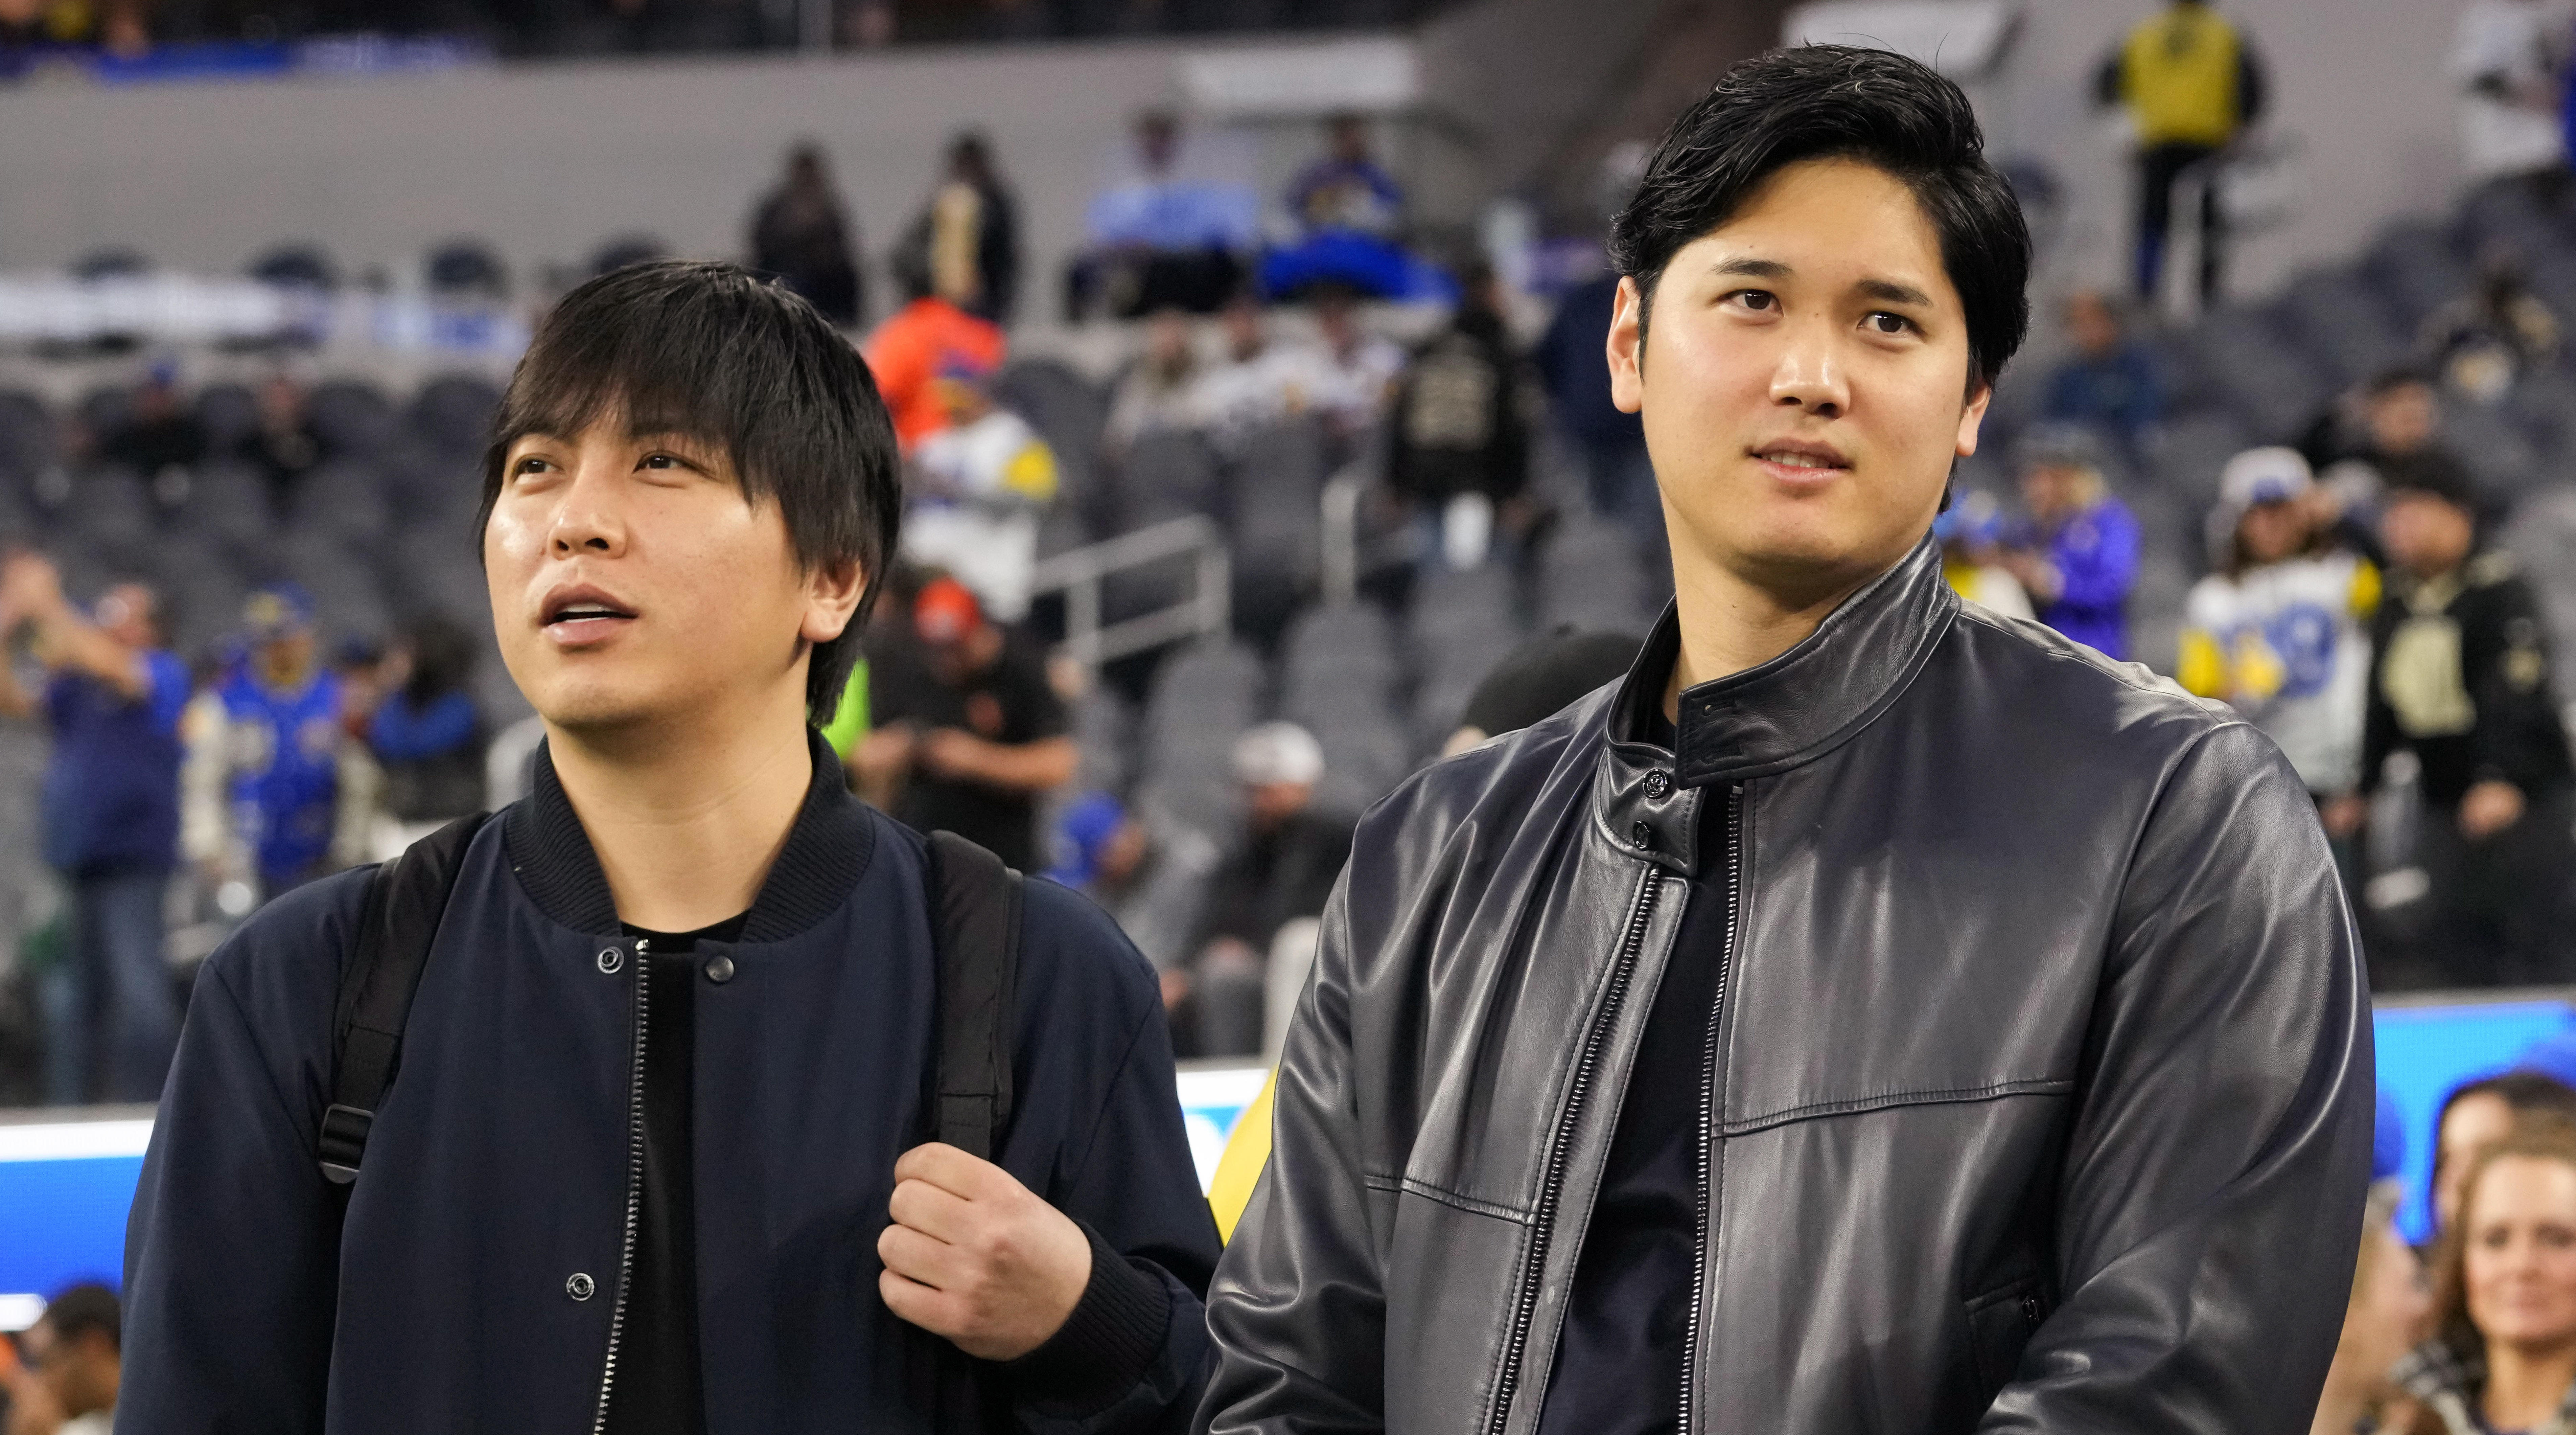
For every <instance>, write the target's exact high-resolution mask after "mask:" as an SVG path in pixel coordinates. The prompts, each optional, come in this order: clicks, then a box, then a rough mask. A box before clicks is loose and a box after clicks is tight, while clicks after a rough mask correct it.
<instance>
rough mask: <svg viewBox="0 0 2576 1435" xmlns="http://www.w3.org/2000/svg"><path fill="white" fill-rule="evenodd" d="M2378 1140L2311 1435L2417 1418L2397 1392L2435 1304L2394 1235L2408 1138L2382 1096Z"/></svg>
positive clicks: (2418, 1265)
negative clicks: (2339, 1329)
mask: <svg viewBox="0 0 2576 1435" xmlns="http://www.w3.org/2000/svg"><path fill="white" fill-rule="evenodd" d="M2375 1135H2376V1140H2375V1141H2374V1142H2373V1149H2372V1151H2371V1161H2370V1178H2371V1179H2370V1199H2369V1201H2368V1203H2367V1204H2366V1205H2364V1206H2363V1208H2362V1216H2361V1249H2360V1252H2359V1254H2358V1255H2357V1257H2356V1258H2355V1260H2354V1262H2353V1270H2352V1299H2351V1302H2350V1303H2349V1304H2347V1305H2346V1306H2345V1307H2344V1313H2343V1334H2342V1335H2341V1337H2340V1338H2338V1339H2337V1340H2336V1342H2335V1353H2334V1364H2333V1365H2332V1366H2330V1367H2328V1368H2327V1370H2326V1384H2325V1389H2324V1391H2323V1392H2322V1393H2321V1394H2320V1395H2319V1397H2318V1400H2317V1415H2316V1419H2315V1420H2314V1421H2312V1422H2310V1424H2309V1427H2308V1429H2309V1435H2382V1432H2386V1435H2396V1432H2400V1431H2403V1430H2405V1429H2406V1428H2407V1425H2408V1424H2409V1423H2410V1421H2411V1419H2412V1417H2413V1414H2414V1404H2413V1402H2412V1401H2411V1400H2410V1399H2408V1397H2407V1396H2406V1394H2405V1393H2404V1392H2403V1391H2402V1390H2400V1389H2399V1388H2398V1386H2397V1382H2396V1369H2397V1363H2398V1362H2399V1361H2400V1360H2403V1359H2405V1358H2406V1355H2407V1353H2408V1352H2409V1351H2411V1350H2413V1349H2414V1348H2415V1347H2416V1345H2417V1344H2419V1343H2420V1342H2421V1341H2422V1340H2423V1339H2424V1337H2425V1336H2426V1335H2427V1334H2428V1333H2429V1332H2428V1328H2427V1322H2428V1319H2429V1317H2430V1316H2431V1314H2432V1310H2433V1297H2432V1292H2431V1291H2430V1290H2429V1289H2428V1288H2427V1285H2426V1281H2425V1277H2424V1262H2423V1260H2422V1259H2421V1258H2420V1257H2418V1256H2417V1255H2416V1254H2415V1249H2414V1247H2412V1246H2409V1245H2407V1244H2406V1238H2405V1237H2403V1236H2400V1235H2399V1234H2397V1225H2396V1219H2397V1207H2398V1205H2399V1204H2400V1202H2401V1200H2402V1199H2403V1197H2404V1195H2405V1188H2404V1187H2402V1186H2401V1185H2399V1184H2398V1182H2397V1181H2396V1179H2395V1177H2396V1174H2397V1168H2398V1166H2399V1164H2400V1163H2401V1162H2402V1161H2403V1159H2404V1156H2405V1144H2406V1132H2405V1127H2404V1126H2403V1125H2402V1124H2401V1123H2400V1120H2399V1118H2398V1116H2397V1112H2396V1109H2395V1107H2394V1106H2393V1105H2391V1103H2390V1102H2389V1100H2388V1096H2387V1093H2385V1092H2382V1093H2381V1094H2380V1098H2379V1129H2378V1131H2377V1132H2376V1133H2375Z"/></svg>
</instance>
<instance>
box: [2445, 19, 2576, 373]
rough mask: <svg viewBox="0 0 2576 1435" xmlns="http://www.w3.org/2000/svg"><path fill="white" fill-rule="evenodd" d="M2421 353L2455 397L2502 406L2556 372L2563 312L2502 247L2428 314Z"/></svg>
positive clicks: (2482, 260) (2573, 22)
mask: <svg viewBox="0 0 2576 1435" xmlns="http://www.w3.org/2000/svg"><path fill="white" fill-rule="evenodd" d="M2569 23H2570V24H2571V25H2576V17H2571V19H2570V21H2569ZM2419 347H2420V348H2421V349H2422V351H2423V354H2424V359H2425V362H2426V363H2427V364H2428V365H2429V366H2430V367H2431V369H2432V371H2433V372H2434V373H2436V374H2439V375H2440V376H2441V378H2442V382H2443V383H2444V384H2445V385H2447V386H2448V387H2449V388H2450V390H2451V391H2452V392H2454V393H2456V394H2459V395H2460V396H2461V397H2463V398H2467V399H2471V400H2474V401H2475V402H2478V403H2481V404H2493V403H2498V402H2501V401H2502V400H2503V399H2504V398H2505V396H2506V395H2507V394H2509V393H2511V392H2512V390H2513V386H2514V384H2515V382H2516V381H2518V380H2520V379H2521V378H2522V377H2523V376H2524V375H2526V374H2534V373H2545V372H2547V371H2549V370H2551V369H2554V368H2556V367H2557V366H2558V359H2559V334H2558V313H2557V311H2556V310H2554V309H2552V308H2550V307H2549V301H2548V300H2546V299H2543V298H2541V297H2540V296H2539V295H2538V294H2535V293H2533V292H2532V289H2531V283H2530V281H2529V280H2528V279H2527V278H2525V277H2524V275H2523V272H2522V265H2521V263H2520V262H2519V261H2518V260H2516V259H2515V258H2514V256H2513V254H2512V252H2511V251H2510V250H2504V249H2498V250H2496V251H2494V252H2491V253H2489V254H2487V255H2484V256H2483V257H2482V258H2481V259H2480V260H2479V263H2478V277H2477V282H2476V284H2475V285H2474V286H2472V287H2471V288H2470V290H2469V292H2468V293H2466V294H2463V295H2461V296H2460V297H2459V298H2457V299H2454V300H2452V301H2451V302H2450V303H2448V304H2445V305H2443V306H2442V307H2440V308H2438V309H2436V310H2434V311H2433V312H2432V313H2430V314H2427V315H2425V316H2424V324H2423V332H2422V335H2421V338H2420V342H2419Z"/></svg>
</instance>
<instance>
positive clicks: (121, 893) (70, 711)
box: [0, 554, 188, 1104]
mask: <svg viewBox="0 0 2576 1435" xmlns="http://www.w3.org/2000/svg"><path fill="white" fill-rule="evenodd" d="M22 628H24V629H27V630H30V632H31V637H32V641H31V643H30V648H31V650H32V652H33V654H34V656H35V658H36V660H37V661H38V662H40V663H42V664H43V665H44V667H45V669H46V672H47V674H48V676H47V679H46V683H45V690H44V692H43V693H42V694H31V693H29V692H27V691H26V690H25V689H24V688H22V687H20V686H19V684H18V680H17V676H16V674H15V673H14V672H13V671H11V670H10V668H9V665H8V664H7V663H5V662H0V712H6V713H7V714H9V715H10V716H12V717H19V718H25V717H30V716H33V715H35V714H36V713H38V712H41V713H42V714H43V715H44V717H45V721H46V726H47V727H48V728H50V729H51V731H52V733H53V739H54V750H53V755H52V757H51V758H50V759H49V760H48V762H47V764H46V768H45V778H44V789H43V797H42V802H41V806H40V811H41V814H42V824H43V834H44V856H45V862H46V865H48V866H50V867H52V868H53V869H54V870H55V871H56V872H58V873H60V874H61V876H62V879H63V882H64V884H65V885H66V887H67V888H68V889H69V893H70V897H71V953H70V956H71V960H70V962H69V964H68V965H67V967H66V968H65V970H64V976H65V978H66V981H65V983H64V986H63V988H62V989H61V990H60V991H59V992H58V993H57V1009H56V1011H55V1013H54V1020H53V1021H52V1023H51V1024H50V1030H49V1031H48V1033H47V1043H48V1046H49V1059H48V1063H47V1067H48V1071H49V1074H50V1081H49V1085H50V1087H51V1092H50V1094H51V1096H52V1099H53V1100H54V1101H55V1102H57V1103H61V1104H73V1103H81V1102H91V1101H152V1100H155V1099H157V1098H158V1097H159V1096H160V1094H161V1079H162V1077H163V1076H164V1075H165V1074H166V1073H167V1072H168V1070H169V1067H170V1054H171V1052H172V1051H173V1050H174V1049H175V1048H176V1046H177V1044H178V1040H179V1003H178V998H177V995H176V993H175V992H174V990H173V989H172V985H171V978H170V965H169V961H168V951H169V947H168V942H167V940H166V924H165V921H164V918H163V915H162V911H163V903H164V898H165V896H166V894H167V893H168V891H169V887H170V874H171V872H172V870H173V869H174V868H175V867H176V866H177V865H178V857H179V765H180V757H181V750H180V742H179V721H180V717H181V715H182V714H183V713H184V712H185V711H186V710H187V705H188V669H187V665H186V664H184V663H182V662H180V661H179V659H178V657H177V656H176V655H174V654H172V653H170V652H169V651H168V650H167V649H165V648H163V647H162V645H161V634H160V630H159V627H158V624H157V613H156V603H155V599H154V597H153V593H152V590H151V589H149V588H146V587H144V586H143V585H142V584H140V583H121V584H119V585H117V586H116V587H114V588H110V589H109V590H108V591H107V592H106V593H105V594H104V595H103V596H101V597H100V599H99V600H98V604H97V606H96V608H95V610H94V611H93V612H92V613H91V614H88V615H84V614H82V613H80V612H79V611H78V610H77V609H75V608H73V607H72V605H71V603H70V601H69V600H68V599H66V598H65V597H64V596H63V589H62V576H61V574H60V573H58V572H57V571H56V570H55V568H54V566H53V564H51V563H50V562H48V561H46V560H45V559H44V558H42V557H39V556H37V555H35V554H20V555H18V556H16V557H13V558H11V559H10V560H8V563H7V564H6V566H5V567H0V643H5V642H6V641H8V640H9V639H11V638H13V637H14V636H15V635H16V634H17V633H18V632H19V631H20V630H21V629H22Z"/></svg>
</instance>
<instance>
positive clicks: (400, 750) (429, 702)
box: [367, 613, 484, 857]
mask: <svg viewBox="0 0 2576 1435" xmlns="http://www.w3.org/2000/svg"><path fill="white" fill-rule="evenodd" d="M475 656H476V653H475V645H474V638H473V636H472V635H471V634H469V633H467V632H466V631H465V630H464V629H463V628H461V627H458V626H457V625H456V624H455V623H453V622H450V621H449V620H448V619H446V618H444V617H441V616H439V615H438V614H435V613H432V614H425V615H423V616H421V617H418V618H414V619H412V620H411V621H410V622H409V623H407V624H405V625H404V627H403V632H402V636H401V637H400V638H399V639H398V640H397V641H396V642H395V644H394V648H393V651H392V652H391V653H389V654H387V655H386V657H385V662H384V670H383V674H382V678H381V681H382V684H383V686H384V689H385V695H384V698H383V700H382V701H380V702H378V703H377V704H376V710H375V715H374V717H373V718H372V719H371V720H370V721H369V722H368V725H367V746H368V748H369V749H370V750H371V751H373V752H374V754H375V758H376V765H377V766H378V767H379V768H381V769H382V770H383V773H384V786H383V793H384V796H383V800H382V804H381V805H382V808H383V813H384V816H385V817H386V818H387V819H389V820H390V821H391V822H392V823H393V824H394V829H393V831H392V832H391V833H389V834H387V835H386V837H385V838H383V839H381V840H379V841H378V842H377V843H376V844H375V850H376V851H377V852H378V853H379V854H380V855H382V856H386V857H390V856H392V855H395V854H396V853H399V852H400V851H401V849H402V848H405V847H408V846H410V845H411V844H412V843H413V842H415V841H417V840H418V839H420V838H422V837H426V836H428V835H429V834H430V833H431V832H433V831H435V830H437V829H438V828H440V827H442V826H445V825H446V824H447V823H449V822H452V821H454V820H455V819H457V818H459V817H464V816H466V815H468V814H471V813H475V812H480V811H482V810H483V796H484V793H483V786H484V780H483V739H484V732H483V713H482V710H481V708H479V707H478V706H477V705H476V704H475V701H474V690H473V688H472V687H471V686H470V682H471V680H472V678H473V676H474V659H475Z"/></svg>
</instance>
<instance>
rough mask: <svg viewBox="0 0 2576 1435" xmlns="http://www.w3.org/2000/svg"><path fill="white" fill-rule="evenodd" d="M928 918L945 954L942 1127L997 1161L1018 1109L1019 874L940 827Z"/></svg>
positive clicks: (934, 841)
mask: <svg viewBox="0 0 2576 1435" xmlns="http://www.w3.org/2000/svg"><path fill="white" fill-rule="evenodd" d="M930 919H931V920H930V929H931V940H932V942H933V943H934V945H935V947H936V949H937V951H938V954H939V1086H938V1102H939V1105H938V1123H939V1132H938V1136H939V1139H940V1140H941V1141H943V1142H945V1143H947V1144H948V1145H951V1146H954V1147H956V1148H957V1149H958V1150H960V1151H964V1152H966V1153H967V1154H968V1155H970V1156H976V1157H980V1158H982V1159H984V1160H988V1161H989V1160H991V1159H992V1157H993V1149H994V1147H995V1145H996V1144H997V1141H998V1138H999V1136H1000V1133H1001V1131H1002V1128H1003V1126H1004V1125H1006V1124H1007V1123H1008V1122H1009V1121H1010V1119H1011V1045H1012V1039H1013V1036H1014V1034H1015V1032H1016V1028H1017V1026H1018V1015H1019V986H1020V874H1019V873H1017V872H1014V871H1012V870H1011V869H1010V868H1009V867H1008V866H1006V865H1004V864H1003V862H1002V859H1001V858H999V857H996V856H994V855H993V854H992V853H990V852H987V851H985V850H984V849H983V848H981V847H978V846H976V845H975V844H974V843H972V842H969V841H967V840H966V839H965V838H963V837H960V836H958V835H957V834H956V833H954V832H933V833H932V834H930Z"/></svg>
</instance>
